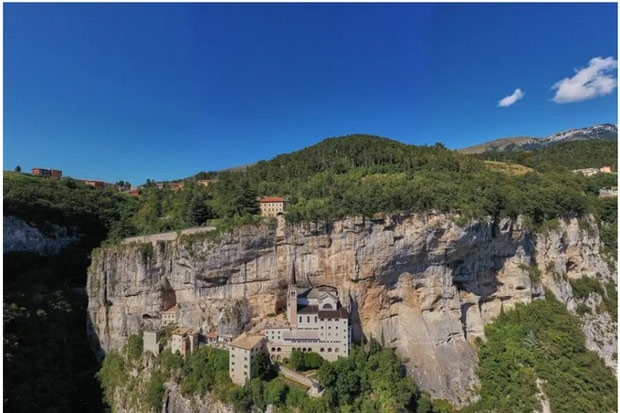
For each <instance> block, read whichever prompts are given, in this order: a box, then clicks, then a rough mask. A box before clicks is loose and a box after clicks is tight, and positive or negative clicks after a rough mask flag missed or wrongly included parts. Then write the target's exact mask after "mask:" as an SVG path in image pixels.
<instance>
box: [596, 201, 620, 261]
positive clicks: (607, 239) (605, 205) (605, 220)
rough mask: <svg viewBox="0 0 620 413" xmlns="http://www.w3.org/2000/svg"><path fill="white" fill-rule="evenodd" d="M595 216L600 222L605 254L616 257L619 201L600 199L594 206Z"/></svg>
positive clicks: (600, 233)
mask: <svg viewBox="0 0 620 413" xmlns="http://www.w3.org/2000/svg"><path fill="white" fill-rule="evenodd" d="M594 215H595V216H596V218H597V220H598V222H599V236H600V238H601V241H602V242H603V246H604V251H603V252H604V253H607V254H611V255H612V256H614V257H615V256H616V251H617V250H618V199H617V198H602V199H598V200H597V201H596V202H595V204H594Z"/></svg>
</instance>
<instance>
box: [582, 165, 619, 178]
mask: <svg viewBox="0 0 620 413" xmlns="http://www.w3.org/2000/svg"><path fill="white" fill-rule="evenodd" d="M573 172H574V173H576V174H582V175H585V176H592V175H596V174H600V173H604V174H612V173H614V168H613V167H612V166H603V167H601V168H584V169H573Z"/></svg>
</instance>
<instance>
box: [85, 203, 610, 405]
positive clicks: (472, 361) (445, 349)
mask: <svg viewBox="0 0 620 413" xmlns="http://www.w3.org/2000/svg"><path fill="white" fill-rule="evenodd" d="M457 222H458V224H457ZM459 224H462V223H461V222H460V220H459V219H458V217H456V216H451V215H444V214H412V215H406V214H402V215H394V216H387V217H379V218H376V219H363V218H359V217H356V218H349V219H344V220H341V221H337V222H335V223H333V224H331V225H323V224H320V225H315V224H312V225H306V226H302V225H296V226H286V227H284V228H282V227H279V228H278V229H277V230H276V229H272V228H270V227H269V226H267V225H263V226H260V227H245V228H241V229H238V230H235V231H234V232H233V233H231V234H227V235H223V236H221V237H220V238H217V239H212V238H210V237H209V236H208V235H202V236H189V237H180V238H179V239H177V240H174V241H156V240H155V241H153V242H149V243H146V244H136V243H134V244H122V245H117V246H112V247H108V248H105V249H102V250H98V251H96V252H94V253H93V263H92V266H91V268H90V270H89V278H88V286H87V290H88V293H89V324H90V326H91V329H90V331H91V334H92V338H93V342H94V344H95V346H96V347H97V349H102V350H104V351H105V350H107V349H109V348H118V347H120V346H122V344H123V343H124V342H125V340H126V338H127V336H128V335H130V334H132V333H135V332H137V331H138V330H139V329H140V328H142V327H144V326H152V325H158V324H159V313H160V311H161V310H162V308H163V307H167V306H169V305H171V304H174V303H176V305H177V307H178V308H179V311H180V315H179V316H180V320H179V323H180V324H183V325H187V326H192V327H195V328H202V329H203V330H204V331H208V330H213V329H215V330H218V331H219V332H220V333H229V334H237V333H239V332H241V331H242V330H244V329H250V328H251V327H252V326H253V325H255V324H256V323H257V322H259V321H260V320H261V319H262V318H264V317H266V316H267V315H268V314H270V313H273V312H275V309H276V304H277V302H278V300H281V299H282V298H283V295H284V292H285V290H286V286H287V284H288V282H289V280H290V278H291V274H293V273H294V274H295V277H296V279H297V282H298V284H302V285H313V286H317V285H322V284H329V285H333V286H336V287H337V288H338V290H339V294H340V297H341V300H342V301H343V304H344V305H345V306H346V307H347V308H348V309H349V310H350V313H351V317H352V323H353V333H354V339H355V340H360V339H361V338H362V336H364V337H366V338H369V337H371V336H372V337H374V338H376V339H377V340H379V341H382V342H383V343H384V345H385V346H390V347H394V348H395V349H396V350H397V352H398V353H399V354H400V355H401V356H403V357H405V358H406V359H407V368H408V371H409V373H410V374H412V375H413V377H414V378H415V380H416V382H417V383H418V384H419V385H420V386H421V387H422V388H423V389H426V390H429V391H430V392H431V393H432V395H433V397H435V398H447V399H450V400H452V401H453V402H454V403H456V404H457V405H461V404H464V403H467V402H468V401H470V400H472V398H473V397H475V392H474V391H472V390H474V388H475V385H476V384H477V380H476V375H475V368H476V364H477V357H476V347H475V344H474V343H475V340H476V338H478V337H480V338H481V339H484V325H485V324H487V323H489V322H490V321H492V320H493V319H494V318H495V317H496V316H497V315H498V314H499V313H500V311H502V308H503V309H504V310H507V309H510V308H512V307H513V306H514V305H515V304H516V303H529V302H530V301H531V300H532V299H536V298H537V297H542V296H543V295H544V289H543V286H544V287H547V288H548V289H549V290H550V291H552V292H553V293H554V294H555V295H556V296H558V297H559V298H560V299H561V300H562V301H564V302H565V303H567V306H568V307H569V309H571V310H574V307H575V303H574V299H573V297H572V290H571V286H570V283H569V282H568V280H569V279H571V278H578V277H582V276H589V277H599V278H601V279H605V280H606V279H614V280H615V277H616V275H615V273H612V272H611V271H610V269H609V268H608V265H607V264H606V263H605V261H604V260H603V259H602V258H601V255H600V253H599V247H600V245H599V237H598V232H597V229H596V227H595V225H594V222H593V220H590V221H589V224H588V228H587V229H584V228H583V225H581V226H580V225H579V221H578V220H577V219H566V220H564V221H560V222H559V224H558V227H557V228H555V229H552V230H548V231H547V232H546V233H545V234H542V235H539V236H534V235H533V234H532V233H530V232H529V231H528V230H527V229H526V227H525V225H524V224H523V219H517V220H511V219H502V220H498V221H494V220H492V219H491V218H489V219H486V220H481V221H474V222H469V223H466V224H462V225H459ZM535 269H538V271H536V270H535ZM593 323H594V324H592V323H590V324H591V325H599V324H601V323H607V324H608V325H607V326H605V328H606V329H607V330H610V331H612V332H613V334H611V335H610V337H606V340H609V339H611V340H612V341H613V342H614V343H615V340H616V334H615V332H616V326H615V324H612V325H611V326H610V325H609V323H611V321H610V319H609V318H606V319H605V320H603V321H601V320H598V321H594V322H593ZM587 325H588V324H586V327H584V329H585V328H587ZM593 328H594V327H593ZM606 343H607V341H606ZM589 345H591V346H592V348H593V349H596V350H597V351H599V352H600V353H601V354H602V355H603V356H604V357H605V358H606V359H609V361H610V362H612V357H611V354H606V352H609V348H611V347H610V346H609V345H607V344H605V345H603V346H599V345H598V344H597V343H595V342H594V341H591V342H589ZM614 345H615V344H614Z"/></svg>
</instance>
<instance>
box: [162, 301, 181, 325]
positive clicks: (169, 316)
mask: <svg viewBox="0 0 620 413" xmlns="http://www.w3.org/2000/svg"><path fill="white" fill-rule="evenodd" d="M178 314H179V311H178V308H177V306H176V305H173V306H172V307H170V308H169V309H167V310H165V311H162V312H161V323H162V324H163V325H168V324H176V322H177V320H178Z"/></svg>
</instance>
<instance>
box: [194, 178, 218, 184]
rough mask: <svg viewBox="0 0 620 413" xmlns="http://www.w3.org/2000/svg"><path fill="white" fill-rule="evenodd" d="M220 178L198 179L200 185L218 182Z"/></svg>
mask: <svg viewBox="0 0 620 413" xmlns="http://www.w3.org/2000/svg"><path fill="white" fill-rule="evenodd" d="M218 181H219V179H199V180H197V181H196V183H197V184H198V185H201V186H209V185H213V184H216V183H218Z"/></svg>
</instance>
